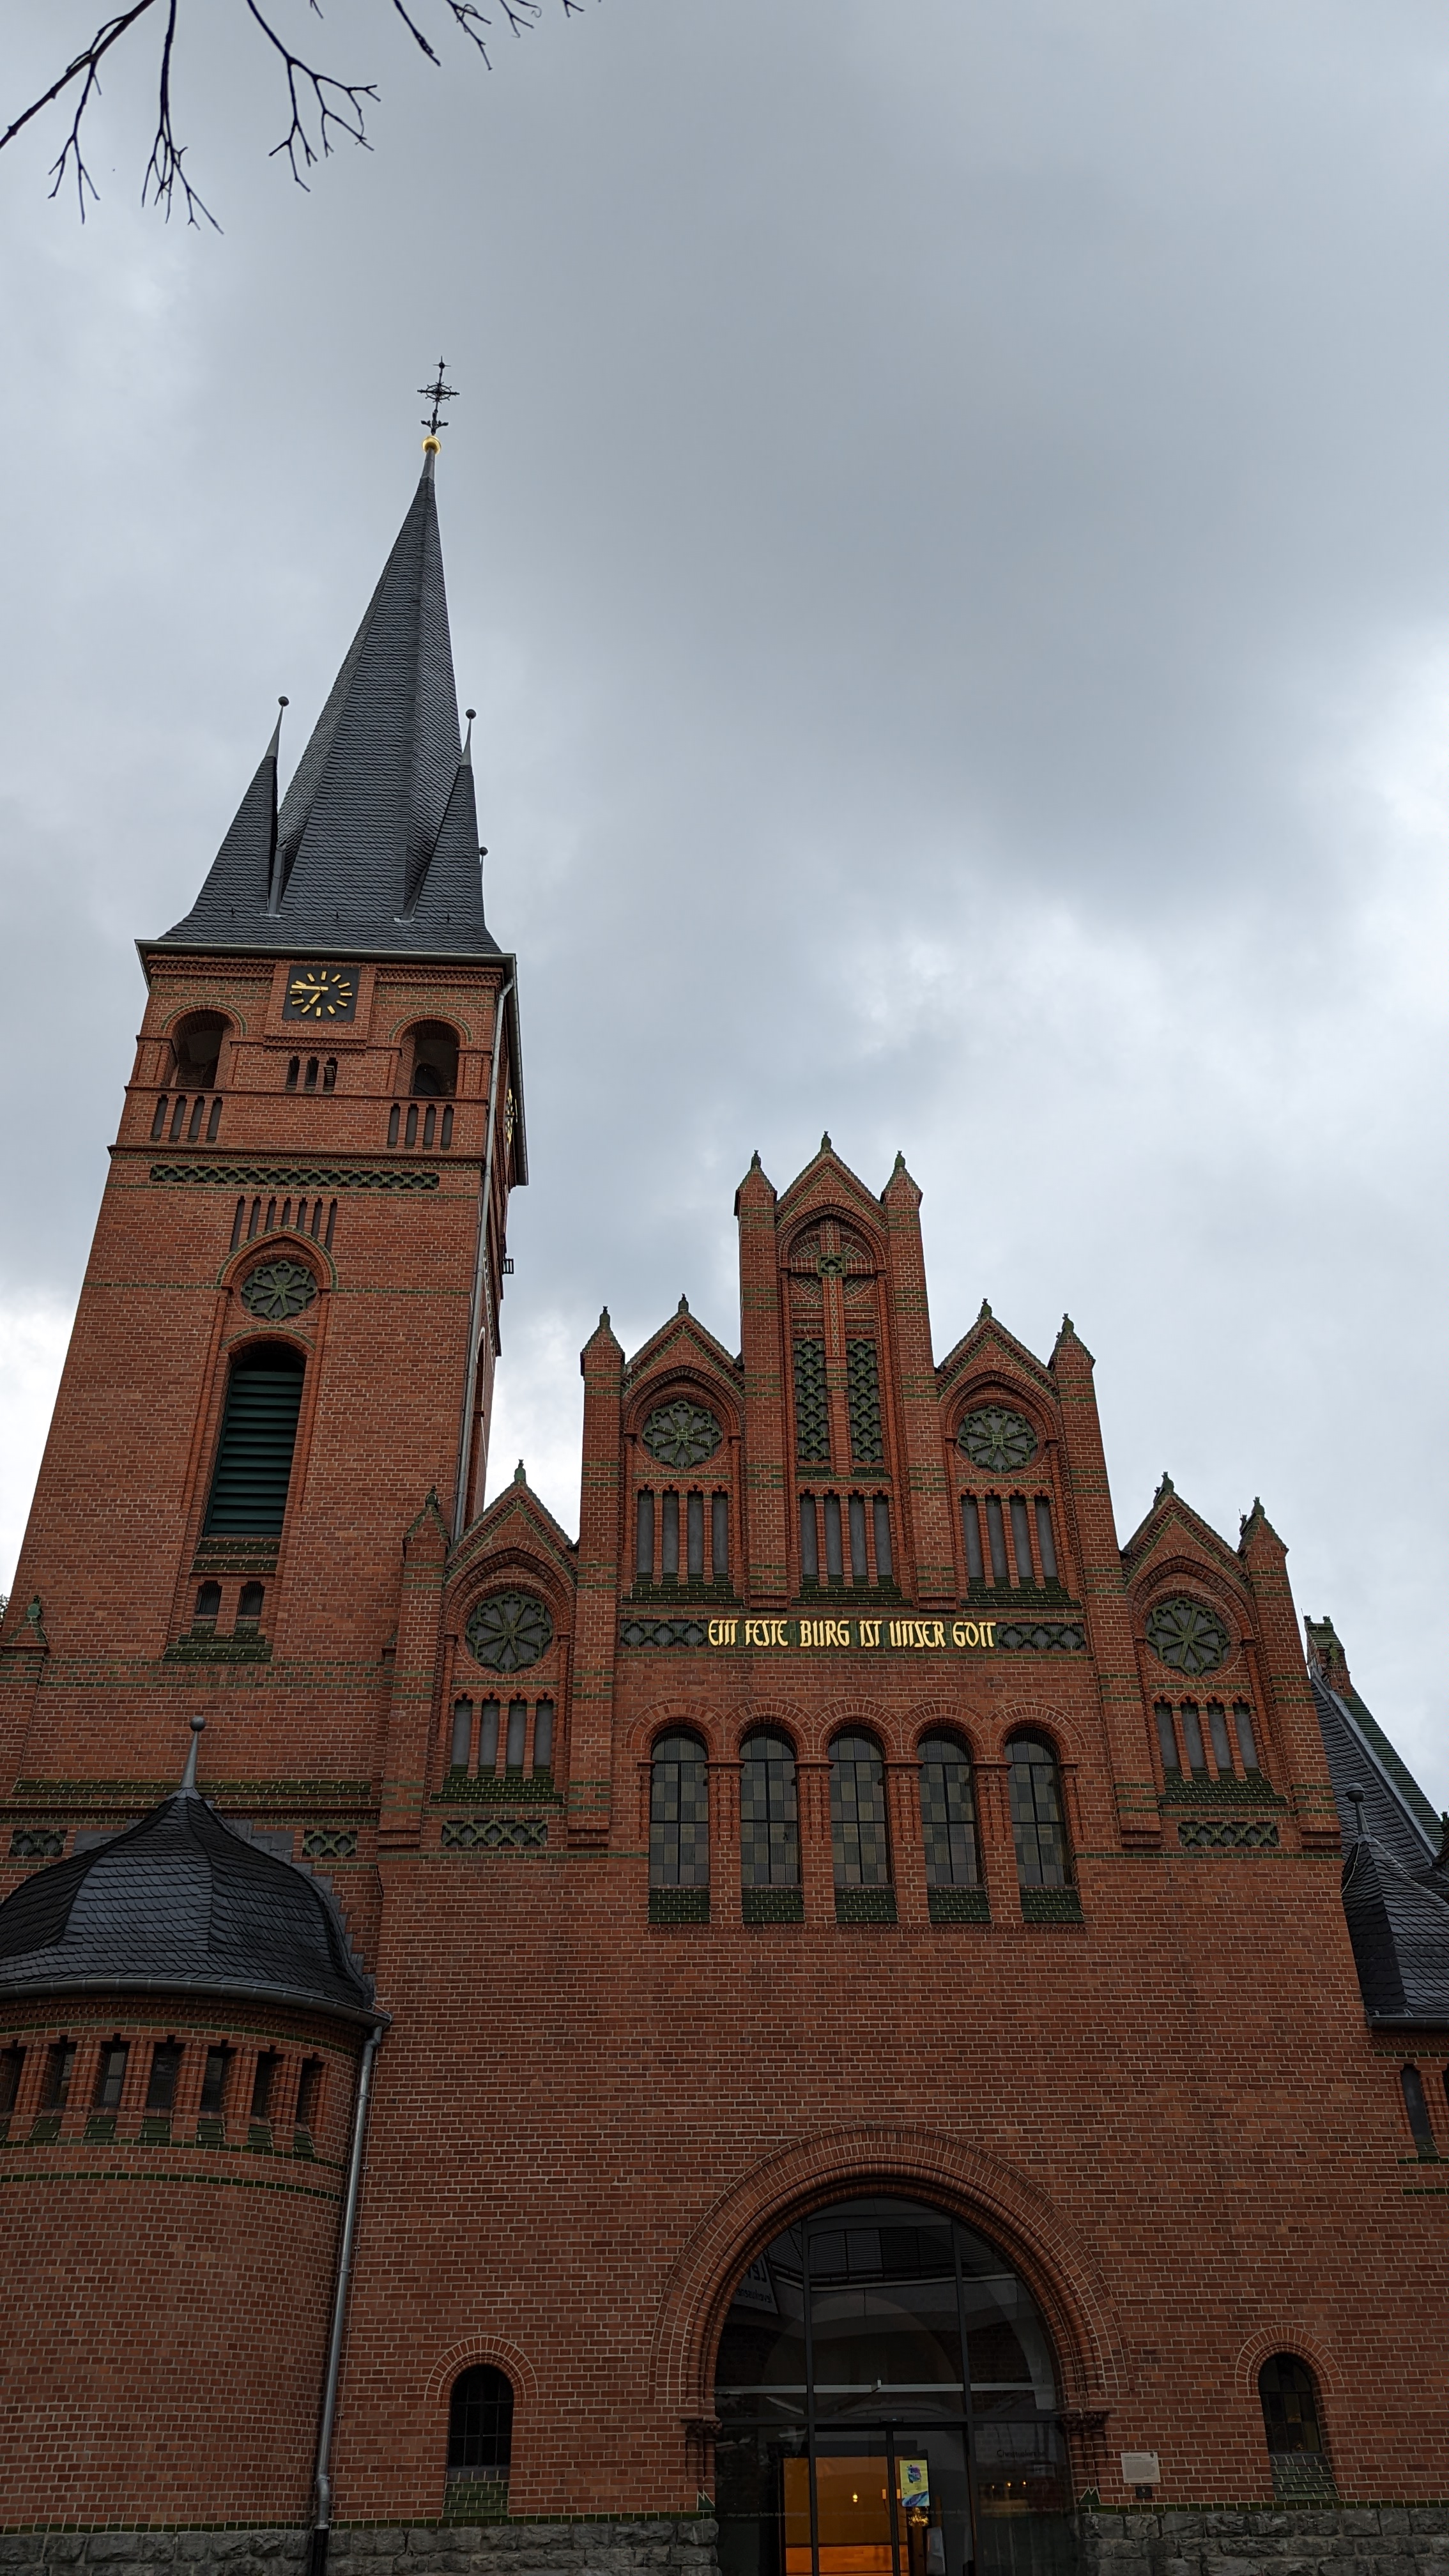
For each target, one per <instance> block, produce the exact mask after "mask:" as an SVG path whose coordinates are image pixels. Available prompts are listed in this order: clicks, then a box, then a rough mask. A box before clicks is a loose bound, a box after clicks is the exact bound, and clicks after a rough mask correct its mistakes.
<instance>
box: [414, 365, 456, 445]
mask: <svg viewBox="0 0 1449 2576" xmlns="http://www.w3.org/2000/svg"><path fill="white" fill-rule="evenodd" d="M446 363H447V362H446V360H445V359H443V358H440V359H439V360H438V379H437V382H436V384H431V385H419V387H418V391H419V393H420V394H421V395H422V397H423V400H424V402H430V403H431V404H432V406H433V410H432V417H431V419H429V420H425V421H424V423H423V427H424V429H425V430H426V431H427V433H428V436H429V438H436V437H437V435H438V432H439V431H440V430H443V429H446V428H447V426H448V424H447V422H446V421H445V420H444V418H443V414H442V409H441V406H442V405H443V404H444V403H446V402H453V401H454V400H455V399H456V396H457V387H456V386H455V385H449V384H445V383H444V382H443V368H444V366H445V365H446Z"/></svg>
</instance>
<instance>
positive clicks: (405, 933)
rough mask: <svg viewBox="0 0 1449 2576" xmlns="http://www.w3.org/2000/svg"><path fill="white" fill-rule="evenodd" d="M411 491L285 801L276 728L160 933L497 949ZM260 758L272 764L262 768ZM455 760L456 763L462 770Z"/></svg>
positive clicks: (275, 945)
mask: <svg viewBox="0 0 1449 2576" xmlns="http://www.w3.org/2000/svg"><path fill="white" fill-rule="evenodd" d="M424 390H425V392H426V393H427V394H428V396H429V397H430V398H431V403H432V413H433V414H434V415H436V417H437V429H434V428H433V427H432V426H431V420H430V423H429V425H428V437H427V440H426V441H425V442H424V444H425V449H426V453H425V455H424V459H423V470H422V473H421V475H420V476H419V479H418V485H417V489H416V491H415V492H414V494H413V498H412V502H411V504H410V506H409V509H408V511H407V514H406V516H405V518H404V520H403V523H402V526H401V528H400V529H399V531H398V535H397V539H396V542H395V544H394V546H393V549H392V552H391V554H390V555H389V556H388V559H387V562H386V564H385V565H384V567H383V571H382V577H381V579H380V580H379V582H378V584H377V587H376V589H375V590H374V592H373V594H372V599H371V601H370V603H369V605H368V609H367V613H366V615H365V616H364V618H363V620H362V623H361V625H360V626H359V628H358V630H357V633H356V635H355V636H354V637H353V640H352V645H351V648H350V650H349V652H348V654H347V656H346V659H345V660H344V662H343V664H342V668H341V670H340V671H339V672H338V674H337V678H336V680H335V681H334V682H333V685H332V689H331V692H330V694H329V696H328V699H327V703H326V705H325V706H324V708H323V710H322V713H321V715H320V716H319V717H318V719H317V723H316V725H315V726H314V728H313V731H312V736H311V739H310V741H309V742H308V744H307V747H306V750H305V751H304V752H303V754H302V757H301V759H300V761H299V762H298V764H297V768H296V771H295V774H294V776H293V778H292V782H291V785H290V786H289V788H288V790H287V793H286V796H285V797H284V798H283V800H282V802H281V805H280V809H279V808H278V805H277V779H276V747H275V737H274V740H273V744H272V745H271V746H269V748H268V751H267V753H266V755H265V757H264V759H263V763H262V767H261V768H260V769H259V770H258V772H257V775H256V778H255V779H254V780H253V782H252V785H251V787H250V788H249V789H248V791H247V795H246V797H245V798H244V799H243V802H242V805H241V807H240V809H239V810H238V814H237V817H236V821H235V822H234V823H233V825H232V828H231V831H230V832H229V833H228V835H227V838H226V840H225V841H224V842H223V844H222V847H221V850H220V851H219V853H218V855H217V858H216V861H215V863H214V865H213V867H212V869H211V872H210V874H209V875H208V877H207V879H206V883H205V884H204V886H203V887H202V889H201V893H200V895H199V896H198V898H197V900H196V902H195V904H194V905H193V906H192V909H191V911H190V912H189V913H187V915H186V916H185V918H184V920H181V921H179V922H177V923H176V925H175V927H174V928H173V929H171V930H168V931H167V933H166V935H165V940H164V942H162V943H161V944H163V945H167V946H176V947H187V948H197V947H201V948H261V949H270V950H273V951H277V950H292V949H295V948H305V947H313V946H316V947H323V946H325V947H327V948H329V949H332V950H338V949H351V950H352V951H354V953H356V954H358V955H361V956H367V955H372V956H378V955H388V954H402V955H407V954H408V953H409V952H410V951H412V950H418V949H424V948H425V949H427V950H428V951H429V952H430V953H434V954H435V953H437V952H439V951H442V952H444V953H451V954H456V955H468V956H477V955H480V954H483V955H489V956H496V955H497V954H498V943H497V941H496V940H495V939H494V938H493V937H492V936H491V934H490V932H489V930H488V927H487V924H486V922H485V920H484V917H483V883H482V874H481V870H480V868H479V864H478V825H477V815H476V811H475V809H474V801H473V775H472V767H471V762H468V763H467V764H465V763H464V759H463V746H462V742H461V739H460V735H459V729H458V699H457V690H456V687H455V684H454V679H453V647H452V638H451V636H450V634H449V629H448V602H447V594H446V591H445V589H444V584H443V552H442V542H441V539H440V536H439V533H438V508H437V497H436V492H435V489H434V481H433V468H434V464H435V462H436V459H437V455H438V430H441V429H442V428H443V427H445V426H446V423H445V422H444V421H443V419H442V414H441V405H442V404H443V403H444V402H445V401H447V400H449V399H451V397H452V391H453V389H452V387H451V386H450V385H448V384H447V383H446V382H445V381H444V377H443V370H442V367H441V365H440V366H439V369H438V376H437V381H436V383H435V384H433V385H430V386H427V387H426V388H424ZM268 763H270V768H268ZM465 771H466V774H465Z"/></svg>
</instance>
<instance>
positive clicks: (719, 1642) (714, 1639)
mask: <svg viewBox="0 0 1449 2576" xmlns="http://www.w3.org/2000/svg"><path fill="white" fill-rule="evenodd" d="M738 1626H739V1621H738V1620H737V1619H711V1621H710V1623H709V1642H710V1644H711V1645H712V1646H732V1645H733V1644H734V1642H735V1630H736V1629H737V1628H738Z"/></svg>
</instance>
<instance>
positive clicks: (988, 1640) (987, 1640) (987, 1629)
mask: <svg viewBox="0 0 1449 2576" xmlns="http://www.w3.org/2000/svg"><path fill="white" fill-rule="evenodd" d="M981 1636H982V1641H983V1643H984V1644H985V1645H988V1646H994V1645H995V1643H996V1621H995V1620H994V1619H983V1620H982V1622H981Z"/></svg>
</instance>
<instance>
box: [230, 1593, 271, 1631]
mask: <svg viewBox="0 0 1449 2576" xmlns="http://www.w3.org/2000/svg"><path fill="white" fill-rule="evenodd" d="M266 1597H267V1596H266V1588H265V1586H264V1585H263V1584H260V1583H244V1584H243V1585H242V1588H241V1590H240V1592H239V1593H238V1594H237V1604H236V1624H237V1626H238V1627H239V1628H255V1627H256V1625H257V1623H258V1621H259V1620H260V1618H261V1615H262V1603H263V1602H264V1601H265V1599H266Z"/></svg>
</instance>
